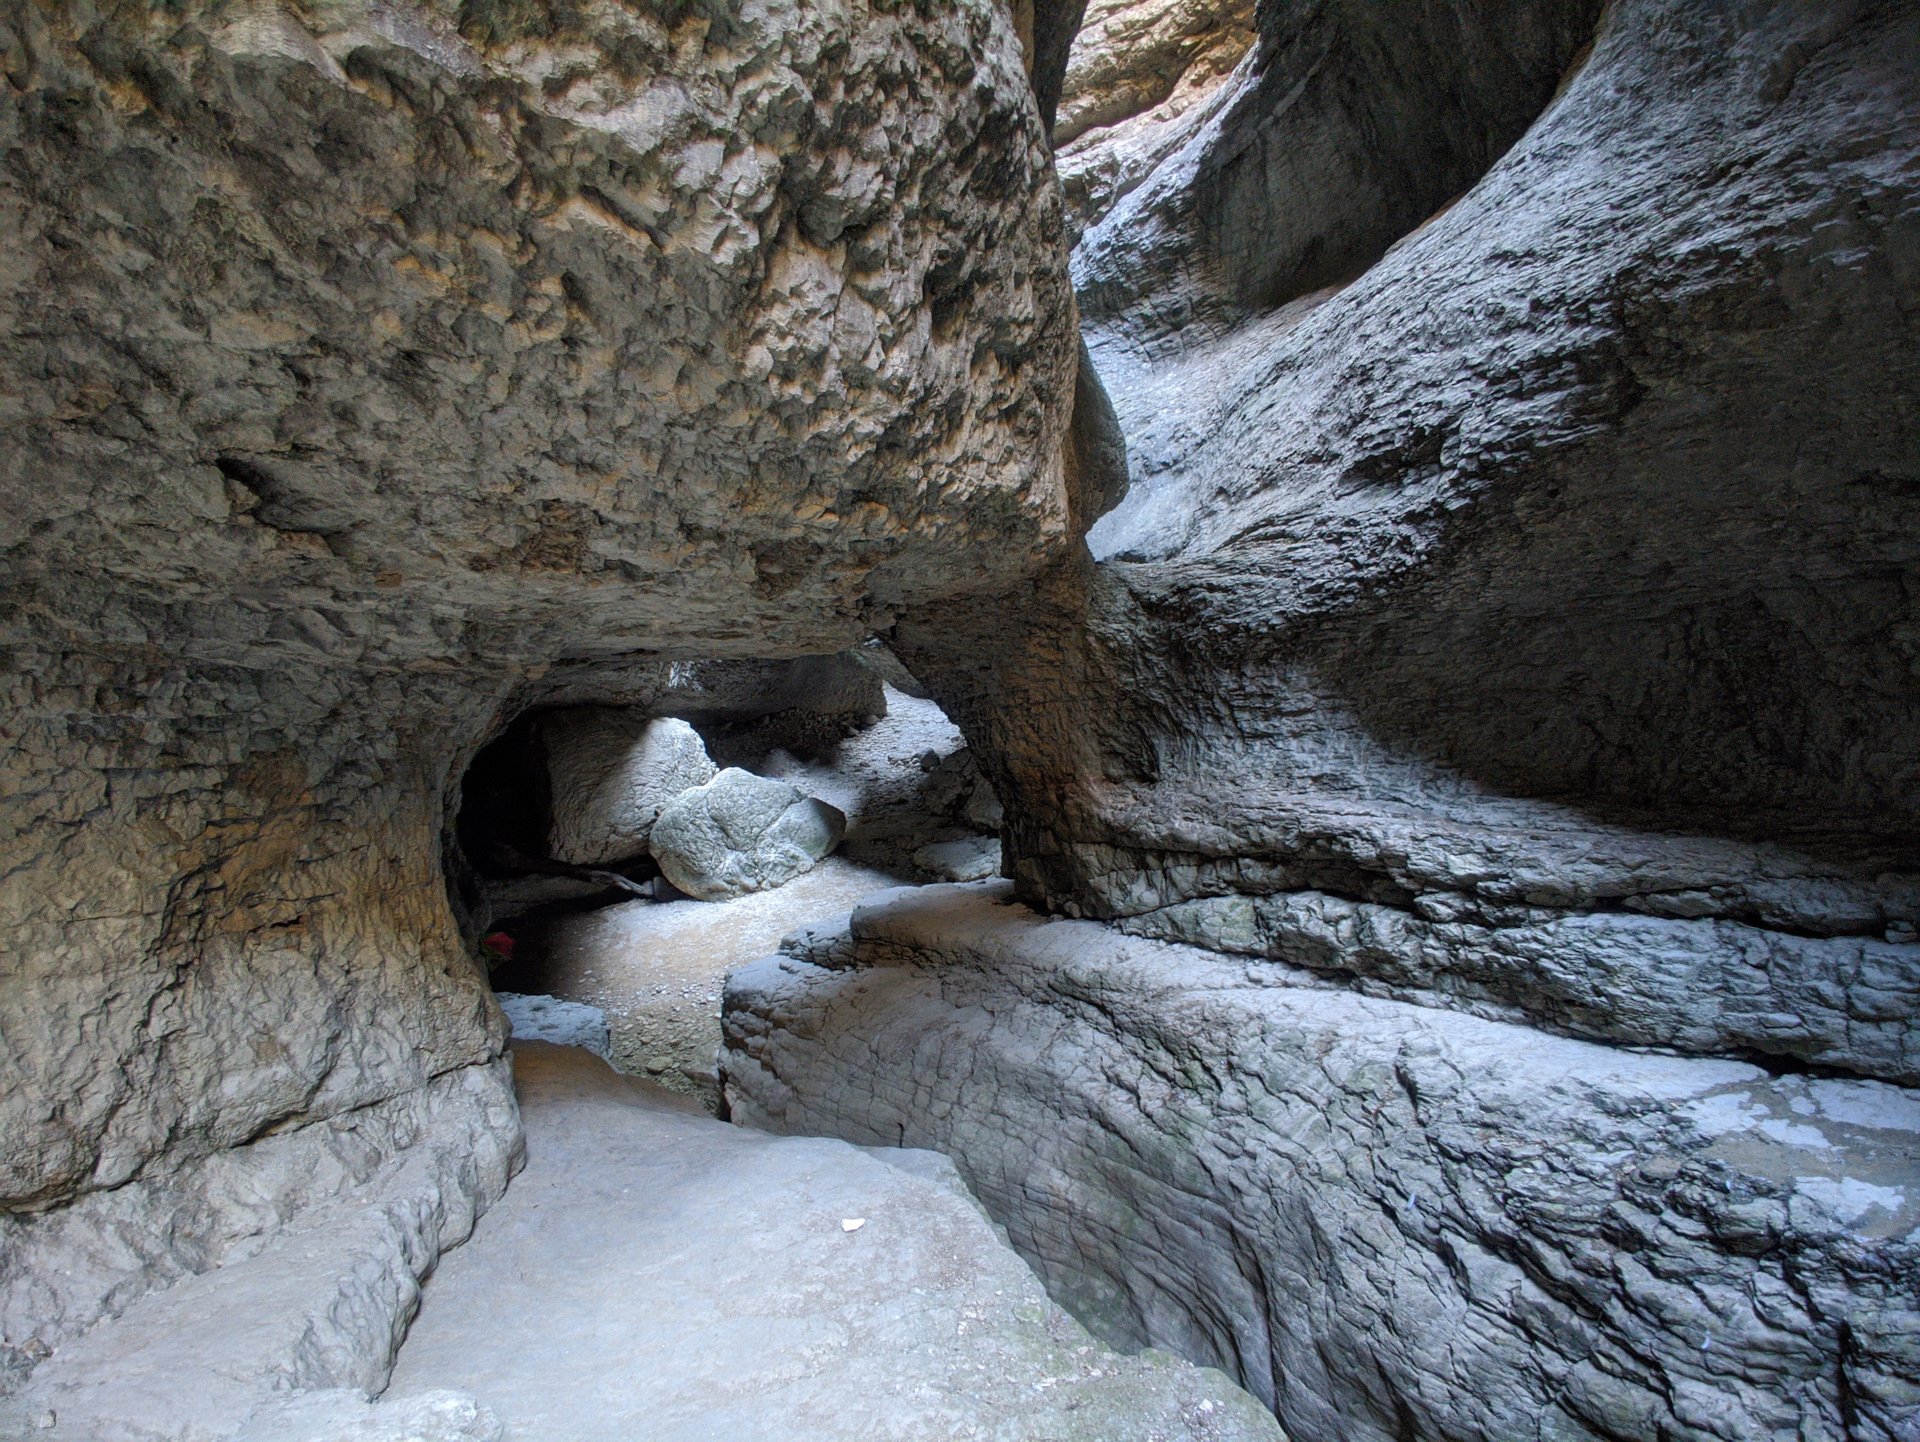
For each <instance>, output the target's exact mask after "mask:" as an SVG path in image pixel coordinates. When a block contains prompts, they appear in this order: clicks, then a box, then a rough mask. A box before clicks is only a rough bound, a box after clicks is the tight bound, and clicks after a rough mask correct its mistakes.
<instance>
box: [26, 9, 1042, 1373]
mask: <svg viewBox="0 0 1920 1442" xmlns="http://www.w3.org/2000/svg"><path fill="white" fill-rule="evenodd" d="M0 67H4V70H5V75H6V82H7V83H6V84H5V86H3V87H0V154H4V164H0V216H3V217H4V222H3V224H4V230H5V233H6V235H7V245H6V246H5V248H4V249H5V254H4V256H3V257H0V326H3V327H4V329H5V331H6V333H7V335H8V336H9V337H10V338H11V339H10V343H9V345H8V346H7V347H6V350H5V354H4V356H0V394H4V395H5V396H6V397H7V398H8V399H7V400H6V402H5V411H6V414H5V422H6V427H7V444H6V445H5V446H4V447H0V517H4V523H3V524H0V593H4V595H5V596H6V606H5V608H4V615H0V652H4V656H5V667H4V679H3V681H0V685H3V687H4V692H3V693H0V716H3V717H4V720H0V729H4V740H5V745H4V746H0V938H4V939H3V940H0V947H4V948H5V956H4V960H3V962H0V1035H4V1036H5V1037H6V1039H7V1044H6V1046H5V1047H4V1048H0V1207H3V1208H4V1209H5V1212H6V1215H8V1216H9V1217H14V1218H19V1219H26V1220H23V1221H21V1223H20V1225H22V1226H23V1227H27V1228H28V1230H26V1231H22V1232H20V1233H17V1234H16V1235H15V1237H14V1238H13V1240H15V1241H16V1242H17V1243H18V1249H17V1250H10V1253H9V1256H8V1258H7V1265H8V1266H9V1267H10V1268H11V1267H18V1268H19V1273H18V1275H32V1276H36V1277H41V1276H57V1275H59V1273H58V1267H59V1266H60V1264H61V1258H62V1256H63V1255H64V1254H63V1253H61V1252H60V1251H59V1250H58V1248H55V1249H54V1250H50V1251H47V1252H44V1253H41V1252H37V1251H36V1250H35V1249H36V1248H38V1247H40V1245H41V1240H42V1239H43V1238H47V1239H51V1238H52V1237H53V1231H52V1230H46V1229H43V1228H42V1226H41V1223H42V1222H43V1221H44V1222H47V1223H49V1224H50V1223H51V1222H52V1221H53V1219H54V1218H56V1217H59V1216H61V1215H68V1214H71V1215H75V1216H78V1215H80V1214H79V1213H73V1212H72V1208H73V1207H74V1206H82V1207H84V1206H86V1205H87V1201H86V1199H89V1198H92V1197H94V1196H96V1195H99V1196H116V1197H118V1196H135V1195H141V1194H142V1193H140V1192H139V1191H138V1189H139V1188H141V1187H144V1186H147V1185H149V1184H151V1185H154V1186H164V1185H168V1184H169V1179H170V1178H188V1179H191V1178H193V1177H196V1176H200V1175H201V1173H199V1172H198V1171H196V1170H195V1169H196V1168H199V1167H201V1166H202V1165H203V1164H207V1165H211V1164H213V1163H214V1162H217V1161H218V1159H219V1158H221V1157H222V1156H225V1155H227V1154H230V1153H233V1154H237V1155H242V1156H246V1155H249V1154H250V1153H249V1151H248V1149H249V1148H250V1147H252V1146H255V1145H259V1144H262V1143H263V1142H264V1141H267V1140H278V1139H280V1138H282V1137H285V1136H293V1135H297V1134H300V1133H301V1132H303V1131H304V1130H307V1129H311V1128H314V1127H322V1128H327V1127H331V1126H333V1125H334V1123H335V1121H337V1120H341V1119H345V1118H349V1117H352V1116H358V1115H362V1114H371V1109H377V1108H378V1107H380V1106H382V1105H384V1104H386V1103H388V1102H395V1101H397V1100H399V1099H404V1098H406V1097H409V1096H413V1097H418V1096H423V1095H425V1094H426V1093H427V1092H428V1091H429V1089H430V1088H432V1087H433V1086H435V1085H437V1084H440V1083H441V1082H443V1081H446V1082H448V1084H457V1079H458V1078H460V1077H462V1076H466V1075H469V1074H472V1075H479V1074H483V1073H487V1072H489V1070H490V1069H491V1068H492V1067H493V1066H494V1065H495V1064H496V1063H497V1061H498V1058H499V1057H500V1054H501V1051H502V1047H503V1044H504V1041H505V1036H506V1030H505V1024H504V1021H503V1019H502V1017H501V1015H500V1013H499V1011H498V1009H497V1008H496V1007H495V1006H494V1004H493V1002H492V1001H491V999H490V996H489V994H488V991H487V988H486V983H485V977H484V974H483V971H482V969H481V968H480V966H479V965H478V964H477V963H476V962H475V961H474V960H473V958H472V957H471V956H470V955H469V953H468V950H467V948H466V947H465V946H464V945H463V942H462V938H461V937H460V935H459V933H458V930H457V928H456V924H455V921H454V917H453V914H452V912H451V910H450V908H449V904H448V888H447V879H446V877H445V876H444V875H443V874H442V864H441V857H442V854H443V847H444V846H445V844H446V842H447V833H448V831H449V822H450V820H451V816H450V812H451V804H450V803H451V798H452V797H453V795H454V793H455V789H456V784H457V778H458V777H459V775H460V774H461V771H462V768H463V767H464V765H465V763H466V760H467V758H468V757H469V756H470V755H471V754H472V752H473V751H474V749H475V748H476V747H477V746H478V745H479V744H480V743H481V742H482V741H483V740H485V739H486V738H487V737H488V736H489V735H491V734H494V733H495V732H496V731H497V730H498V729H499V727H500V726H501V725H502V724H503V723H504V722H506V721H507V720H508V719H509V718H511V717H512V716H513V715H515V714H517V713H518V712H520V711H521V710H523V709H525V708H527V707H529V706H533V705H536V704H539V705H567V704H584V703H587V702H599V703H609V704H622V703H624V702H626V701H628V700H629V699H631V697H630V693H629V689H628V688H629V685H630V683H635V682H636V681H637V682H640V683H644V684H646V685H651V684H652V683H653V681H654V680H656V679H657V678H658V677H659V676H660V675H661V674H662V673H664V674H665V675H666V676H667V677H668V680H669V682H671V680H672V678H673V674H674V670H675V668H676V667H678V666H680V665H682V664H693V658H701V659H702V660H703V661H712V658H719V662H720V663H724V662H725V661H726V660H727V659H728V658H738V657H753V656H762V657H764V656H786V657H798V656H803V655H805V656H813V655H823V654H830V653H833V652H836V651H839V650H842V649H844V648H846V647H847V646H849V645H852V644H854V643H855V642H857V641H858V640H860V639H862V638H863V637H864V636H866V635H868V634H869V633H871V632H873V631H875V630H877V629H884V627H885V626H886V625H887V624H888V622H889V621H890V619H891V618H892V617H893V616H894V615H895V614H896V613H897V611H898V610H899V609H900V608H901V607H903V606H906V605H909V604H936V603H938V602H939V601H941V600H942V599H943V598H944V597H945V596H947V595H948V594H950V593H951V592H953V591H954V590H955V589H956V588H967V587H972V586H974V585H976V584H977V583H978V582H979V580H980V578H981V577H982V576H986V575H1001V576H1004V577H1009V578H1010V577H1012V576H1013V575H1016V574H1018V573H1021V572H1023V571H1026V570H1031V569H1033V568H1035V567H1038V566H1040V565H1042V564H1044V563H1046V562H1048V561H1049V560H1050V559H1051V558H1052V557H1054V556H1056V555H1058V554H1059V553H1060V552H1061V551H1062V550H1063V548H1065V547H1066V546H1067V545H1068V544H1069V536H1068V531H1067V502H1066V496H1065V487H1064V481H1063V475H1062V472H1063V462H1062V460H1061V451H1062V446H1061V440H1062V437H1063V436H1064V434H1065V429H1066V425H1067V417H1068V407H1069V405H1070V403H1071V393H1072V382H1073V376H1074V367H1075V363H1076V361H1075V351H1076V338H1075V334H1074V331H1075V327H1074V323H1073V313H1074V312H1073V300H1072V297H1071V294H1070V290H1069V286H1068V280H1067V276H1066V273H1065V265H1064V258H1063V255H1062V251H1061V231H1060V211H1059V202H1058V198H1057V193H1056V191H1055V189H1054V188H1053V187H1052V186H1050V185H1047V184H1044V183H1043V181H1044V179H1045V177H1046V175H1047V174H1048V165H1049V161H1048V156H1047V144H1046V136H1045V132H1044V129H1043V127H1042V124H1041V122H1040V120H1039V117H1038V115H1037V114H1036V111H1035V108H1034V103H1033V98H1032V95H1031V94H1030V92H1029V89H1028V82H1027V79H1026V76H1025V73H1024V69H1023V62H1022V57H1021V54H1020V49H1019V43H1018V40H1017V38H1016V36H1015V35H1014V33H1013V29H1012V27H1011V25H1010V24H1009V22H1008V20H1007V17H1006V16H1005V15H1004V14H1003V13H1002V12H1001V10H1000V9H999V8H998V7H997V6H996V5H993V4H990V3H987V0H963V3H959V4H953V5H939V6H918V7H905V8H902V7H896V6H891V5H868V4H865V3H829V4H815V3H808V4H804V5H801V4H783V3H774V4H768V5H755V6H749V7H744V8H741V7H714V6H706V5H684V4H680V3H661V4H658V5H652V4H638V5H634V4H612V3H606V4H601V3H589V4H586V5H569V6H552V7H549V6H545V5H540V4H529V5H502V6H491V5H455V4H453V3H451V0H445V3H441V0H423V3H398V4H394V3H380V4H371V3H368V4H361V3H353V0H350V3H346V4H339V5H331V4H330V5H326V6H317V7H316V6H296V5H291V4H286V5H282V4H276V3H266V4H256V5H246V6H234V5H230V4H224V3H198V0H189V3H185V4H178V5H168V6H163V7H143V6H106V5H92V4H76V5H63V6H55V7H47V6H38V5H9V6H6V7H4V9H0ZM668 689H672V688H671V685H669V687H668ZM341 1124H343V1125H345V1124H346V1123H345V1122H344V1121H342V1123H341ZM485 1125H487V1126H491V1127H493V1128H495V1135H494V1138H493V1140H494V1142H495V1144H496V1145H497V1147H498V1148H502V1149H510V1147H511V1145H512V1144H513V1143H514V1142H515V1141H516V1139H517V1130H516V1123H515V1121H514V1114H513V1109H512V1107H511V1106H510V1105H509V1106H507V1107H505V1108H503V1109H501V1110H500V1111H499V1112H498V1113H497V1114H493V1115H491V1116H490V1119H489V1120H488V1121H487V1122H486V1123H485ZM382 1145H390V1146H392V1147H396V1148H398V1147H402V1146H403V1145H404V1143H402V1142H401V1141H400V1140H398V1139H397V1138H389V1139H388V1141H387V1142H386V1143H382ZM476 1145H477V1142H476ZM374 1150H376V1151H377V1150H378V1147H376V1148H375V1149H374ZM207 1184H208V1185H212V1184H213V1183H212V1182H211V1181H209V1182H208V1183H207ZM181 1185H182V1186H187V1185H188V1183H187V1182H184V1181H183V1182H182V1183H181ZM236 1185H237V1184H236ZM485 1195H486V1192H485V1188H484V1187H481V1186H480V1185H479V1184H478V1183H477V1182H476V1183H475V1184H474V1185H473V1186H472V1188H471V1189H470V1193H469V1197H468V1200H469V1201H477V1200H480V1199H483V1198H484V1196H485ZM103 1205H104V1204H103ZM175 1205H176V1206H178V1207H184V1208H188V1209H189V1210H190V1209H191V1208H192V1207H193V1206H194V1205H195V1202H194V1199H193V1197H192V1196H191V1195H190V1193H182V1194H181V1195H180V1196H179V1197H177V1198H176V1199H175ZM63 1208H65V1209H66V1211H64V1212H63V1211H62V1210H61V1209H63ZM264 1225H266V1226H267V1228H268V1230H269V1231H270V1230H271V1225H272V1221H271V1219H269V1220H268V1222H267V1223H265V1224H264ZM406 1235H407V1236H408V1237H410V1238H411V1240H406V1241H405V1242H404V1245H403V1246H402V1250H403V1251H405V1252H406V1254H407V1259H408V1266H409V1267H414V1266H416V1264H417V1266H418V1267H425V1266H428V1265H430V1264H431V1260H432V1256H431V1253H432V1250H433V1245H434V1244H433V1243H432V1241H431V1236H432V1234H431V1232H430V1231H428V1230H421V1229H415V1230H414V1231H412V1232H411V1233H407V1234H406ZM47 1245H48V1246H49V1247H52V1246H53V1243H52V1241H51V1240H48V1243H47ZM216 1251H217V1249H212V1250H209V1249H204V1248H199V1247H197V1246H195V1245H193V1244H190V1243H189V1242H187V1241H182V1242H181V1243H180V1244H179V1246H178V1247H177V1248H175V1251H174V1252H173V1253H172V1254H170V1255H169V1256H167V1257H166V1258H164V1259H161V1260H158V1261H155V1262H153V1263H152V1264H151V1265H149V1262H148V1261H146V1260H139V1261H136V1262H132V1263H129V1264H128V1266H127V1267H126V1268H125V1269H124V1275H123V1276H122V1280H121V1281H115V1280H113V1279H112V1278H108V1277H106V1276H105V1275H104V1274H101V1275H100V1276H99V1277H98V1278H97V1280H98V1282H99V1287H100V1288H101V1289H102V1290H100V1291H99V1292H98V1293H97V1294H96V1295H94V1296H93V1297H92V1298H91V1299H90V1300H89V1299H86V1298H82V1297H79V1296H77V1295H76V1296H75V1297H74V1298H72V1299H69V1300H68V1301H67V1302H64V1303H62V1307H63V1308H64V1310H63V1311H60V1312H59V1313H58V1315H60V1316H65V1317H76V1318H77V1317H80V1316H82V1315H84V1314H88V1313H89V1312H91V1314H93V1315H98V1314H100V1313H101V1312H102V1311H117V1310H123V1309H124V1308H125V1307H127V1306H129V1305H131V1304H132V1303H133V1300H134V1294H135V1293H136V1292H137V1291H138V1290H139V1286H140V1285H141V1283H139V1281H138V1279H139V1278H141V1277H147V1278H149V1279H159V1278H161V1277H162V1275H163V1274H165V1275H167V1276H178V1275H181V1274H182V1273H193V1272H195V1271H196V1270H197V1269H199V1268H201V1267H203V1266H205V1265H210V1264H211V1260H212V1258H213V1257H214V1255H215V1252H216ZM76 1275H79V1274H78V1273H76ZM86 1275H87V1276H95V1274H94V1273H92V1272H87V1273H86ZM116 1275H117V1276H120V1275H121V1274H116ZM128 1278H132V1279H134V1280H131V1281H129V1280H126V1279H128ZM122 1282H124V1283H125V1284H124V1285H122ZM74 1289H75V1291H76V1293H77V1292H78V1291H79V1290H81V1285H80V1283H79V1282H76V1283H75V1284H74ZM9 1325H11V1324H9ZM391 1333H392V1329H391V1328H389V1329H388V1330H387V1332H386V1333H384V1334H383V1335H388V1336H389V1339H391ZM4 1340H5V1341H6V1342H7V1343H8V1344H9V1345H12V1344H13V1343H14V1342H16V1341H17V1340H19V1339H18V1338H17V1337H16V1335H15V1334H14V1333H13V1332H11V1331H10V1332H9V1333H8V1335H7V1337H6V1338H5V1339H4ZM14 1370H15V1369H11V1368H5V1369H0V1371H6V1372H7V1373H8V1375H11V1374H12V1372H13V1371H14ZM317 1376H318V1374H317V1373H316V1377H317ZM315 1385H318V1382H315Z"/></svg>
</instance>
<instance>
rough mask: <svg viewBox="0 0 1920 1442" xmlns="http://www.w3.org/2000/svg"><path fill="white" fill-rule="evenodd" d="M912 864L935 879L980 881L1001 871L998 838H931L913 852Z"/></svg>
mask: <svg viewBox="0 0 1920 1442" xmlns="http://www.w3.org/2000/svg"><path fill="white" fill-rule="evenodd" d="M913 864H914V865H915V866H917V867H918V868H919V869H920V870H922V871H924V872H926V873H927V874H928V875H929V876H931V877H933V878H934V879H935V880H938V881H983V880H985V879H986V878H987V877H989V876H998V875H999V874H1000V842H999V840H998V838H996V837H992V836H963V837H959V838H956V839H955V840H952V841H930V842H928V843H927V844H926V845H925V846H923V847H921V848H920V849H919V850H918V851H916V852H914V853H913Z"/></svg>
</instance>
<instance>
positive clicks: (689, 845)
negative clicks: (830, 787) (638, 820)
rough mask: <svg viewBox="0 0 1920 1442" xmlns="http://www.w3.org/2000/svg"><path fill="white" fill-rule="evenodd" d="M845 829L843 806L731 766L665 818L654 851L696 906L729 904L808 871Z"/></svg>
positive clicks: (662, 868) (655, 829)
mask: <svg viewBox="0 0 1920 1442" xmlns="http://www.w3.org/2000/svg"><path fill="white" fill-rule="evenodd" d="M846 829H847V818H846V814H845V813H844V812H842V811H841V810H840V809H839V808H838V807H835V806H829V805H828V804H827V803H826V802H824V801H820V800H818V799H816V798H814V797H811V796H802V795H801V794H800V793H799V792H798V791H796V790H795V789H794V788H793V787H792V786H790V785H788V784H787V783H786V782H784V781H779V780H775V779H774V778H773V777H770V776H755V775H754V774H753V773H752V772H751V771H742V770H741V769H740V768H739V767H737V766H729V767H728V768H727V769H726V770H725V771H722V772H721V773H720V774H719V775H717V776H715V777H714V778H713V780H711V781H709V782H707V783H706V784H705V785H704V786H699V787H695V788H694V789H693V790H691V791H688V792H685V793H684V794H683V795H681V796H679V797H676V798H675V799H674V800H673V802H672V803H671V804H669V805H668V806H667V807H666V809H664V810H663V811H662V812H661V813H660V818H659V820H657V821H656V822H654V825H653V839H652V843H651V845H652V850H653V859H654V860H655V861H657V862H659V863H660V872H661V874H662V875H663V876H665V877H666V878H667V880H668V881H671V882H672V883H673V884H674V885H675V886H676V887H678V888H679V889H680V890H682V891H684V892H686V894H687V895H688V896H691V897H694V898H695V899H696V900H699V901H724V900H725V899H726V898H728V897H730V896H744V895H746V894H747V893H748V892H752V891H766V890H768V889H769V888H771V887H775V886H779V885H780V884H781V883H782V882H786V881H791V880H792V879H793V878H794V877H796V876H801V875H804V874H805V873H806V872H808V871H811V870H812V869H813V866H814V864H815V863H816V862H818V861H819V860H820V858H821V857H823V856H825V855H826V854H827V853H828V852H830V851H832V850H833V848H834V847H836V846H838V845H839V844H840V838H841V837H842V836H843V835H845V834H846Z"/></svg>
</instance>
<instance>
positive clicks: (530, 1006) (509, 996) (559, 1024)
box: [494, 991, 613, 1060]
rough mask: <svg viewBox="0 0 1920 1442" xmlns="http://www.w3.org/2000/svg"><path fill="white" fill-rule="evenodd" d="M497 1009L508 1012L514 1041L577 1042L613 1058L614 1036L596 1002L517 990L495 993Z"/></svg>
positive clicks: (575, 1043) (601, 1054) (562, 1043)
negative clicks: (570, 999)
mask: <svg viewBox="0 0 1920 1442" xmlns="http://www.w3.org/2000/svg"><path fill="white" fill-rule="evenodd" d="M494 997H495V999H496V1000H497V1001H498V1002H499V1003H500V1010H502V1011H504V1012H505V1013H506V1014H507V1025H508V1026H510V1027H512V1028H513V1039H514V1040H515V1041H544V1042H550V1043H552V1044H553V1045H554V1046H577V1047H579V1048H580V1049H581V1050H583V1051H590V1052H592V1053H593V1054H594V1055H595V1056H597V1057H604V1058H606V1059H607V1060H612V1058H613V1039H612V1035H611V1033H610V1032H609V1031H608V1029H607V1014H606V1012H604V1011H602V1010H601V1009H600V1008H599V1007H597V1006H588V1005H587V1004H586V1003H585V1002H580V1001H562V1000H560V999H559V998H558V997H553V996H523V995H520V994H518V993H516V992H510V991H501V992H495V993H494Z"/></svg>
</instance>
